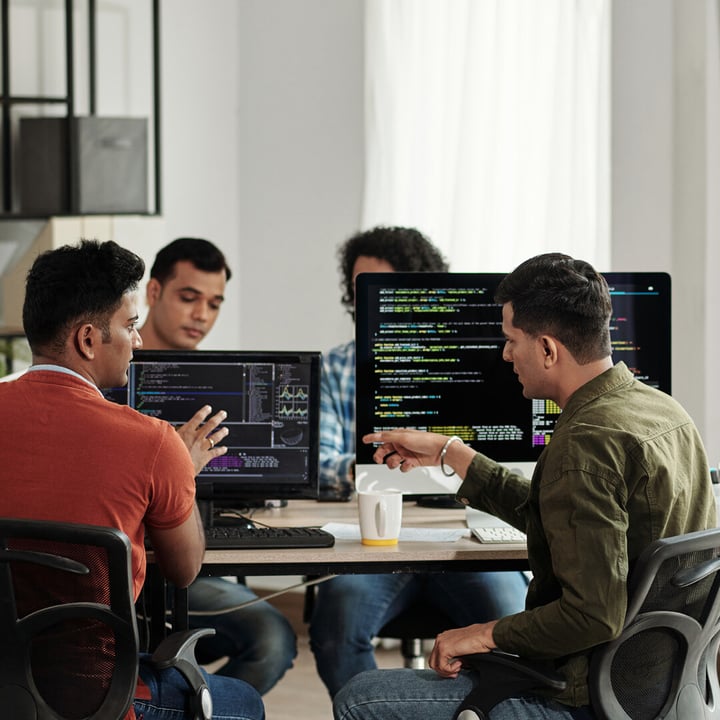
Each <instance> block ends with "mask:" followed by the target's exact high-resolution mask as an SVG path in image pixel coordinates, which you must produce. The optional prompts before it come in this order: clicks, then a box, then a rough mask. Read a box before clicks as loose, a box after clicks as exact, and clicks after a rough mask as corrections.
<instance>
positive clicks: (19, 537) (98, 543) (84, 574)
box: [0, 518, 213, 720]
mask: <svg viewBox="0 0 720 720" xmlns="http://www.w3.org/2000/svg"><path fill="white" fill-rule="evenodd" d="M130 552H131V546H130V541H129V540H128V538H127V536H126V535H125V534H124V533H122V532H120V531H119V530H115V529H114V528H106V527H94V526H88V525H73V524H69V523H52V522H45V521H33V520H17V519H7V518H0V708H2V715H3V717H9V718H13V720H75V719H76V718H84V719H86V720H120V719H121V718H124V717H125V715H126V713H127V711H128V709H129V708H130V705H131V703H132V700H133V697H134V695H135V689H136V682H137V671H138V631H137V625H136V618H135V606H134V603H133V597H132V580H131V565H130ZM212 632H213V631H212V630H209V631H207V630H201V631H197V632H195V633H176V634H173V635H171V636H170V637H168V638H167V641H166V643H163V644H162V645H161V646H160V647H159V648H158V649H157V651H156V652H155V654H154V655H153V658H152V660H153V662H154V664H155V665H156V666H157V667H158V668H166V667H171V666H172V667H177V669H178V670H179V671H180V672H181V673H182V674H183V676H184V677H185V678H186V680H187V681H188V684H189V685H190V687H191V692H190V693H189V706H190V714H189V715H188V717H190V718H193V719H194V720H206V719H207V718H209V717H210V716H211V714H212V703H211V702H210V696H209V691H208V688H207V685H206V684H205V681H204V678H203V676H202V674H201V673H200V671H199V669H198V667H197V664H196V663H195V659H194V646H195V642H196V641H197V638H198V637H199V636H200V635H203V634H208V633H212Z"/></svg>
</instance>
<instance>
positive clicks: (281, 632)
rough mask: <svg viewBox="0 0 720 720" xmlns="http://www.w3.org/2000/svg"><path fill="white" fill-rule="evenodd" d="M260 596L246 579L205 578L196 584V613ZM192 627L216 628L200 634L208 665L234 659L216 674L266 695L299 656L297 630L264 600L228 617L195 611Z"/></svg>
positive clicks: (200, 652) (192, 593)
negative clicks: (296, 638) (243, 581)
mask: <svg viewBox="0 0 720 720" xmlns="http://www.w3.org/2000/svg"><path fill="white" fill-rule="evenodd" d="M256 597H257V596H256V595H255V593H254V592H253V591H252V590H250V588H248V587H247V585H244V584H242V583H235V582H232V581H229V580H224V579H223V578H218V577H200V578H197V579H196V580H195V582H194V583H193V584H192V585H191V586H190V588H189V591H188V603H189V607H190V612H191V613H193V612H198V611H199V612H207V611H209V610H220V609H222V608H229V607H233V606H235V605H240V604H242V603H244V602H247V601H249V600H253V599H254V598H256ZM190 627H191V628H193V629H194V628H205V627H210V628H215V635H213V636H210V637H203V638H200V640H199V642H198V644H197V651H196V656H197V659H198V662H199V663H201V664H203V665H204V664H207V663H210V662H212V661H214V660H217V659H218V658H221V657H225V656H227V657H229V660H228V662H227V664H225V665H224V666H223V667H221V668H220V669H219V670H218V671H217V673H216V675H226V676H229V677H233V678H237V679H239V680H244V681H245V682H247V683H249V684H250V685H252V686H253V687H254V688H255V689H256V690H257V691H258V692H259V693H260V694H265V693H266V692H267V691H268V690H270V688H271V687H272V686H273V685H275V683H276V682H277V681H278V680H279V679H280V678H281V677H282V676H283V675H284V674H285V671H286V670H289V669H290V668H291V667H292V664H293V660H294V659H295V656H296V655H297V645H296V641H295V632H294V631H293V629H292V626H291V625H290V622H289V621H288V620H287V618H285V616H284V615H283V614H282V613H281V612H280V611H279V610H277V609H276V608H274V607H273V606H272V605H270V603H268V602H265V601H262V602H258V603H255V604H254V605H250V606H248V607H245V608H242V609H240V610H233V611H232V612H229V613H223V614H222V615H212V616H209V615H192V614H191V615H190Z"/></svg>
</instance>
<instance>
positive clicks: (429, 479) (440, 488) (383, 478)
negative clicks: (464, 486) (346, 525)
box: [355, 462, 535, 495]
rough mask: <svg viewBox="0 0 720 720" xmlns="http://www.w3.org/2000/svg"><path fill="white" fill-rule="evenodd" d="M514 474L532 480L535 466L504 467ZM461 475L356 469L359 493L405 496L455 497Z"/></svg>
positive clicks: (361, 466) (375, 466) (376, 467)
mask: <svg viewBox="0 0 720 720" xmlns="http://www.w3.org/2000/svg"><path fill="white" fill-rule="evenodd" d="M502 464H503V465H504V466H505V467H507V468H508V469H509V470H510V471H511V472H514V473H517V474H518V475H524V476H525V477H528V478H529V477H532V473H533V470H534V469H535V463H533V462H521V463H502ZM461 482H462V481H461V479H460V478H459V477H458V476H457V475H453V476H452V477H446V476H445V475H444V474H443V473H442V472H441V470H440V468H439V467H423V468H414V469H413V470H410V471H408V472H402V471H401V470H391V469H390V468H388V467H387V465H379V464H374V463H373V464H368V463H360V464H358V465H357V466H356V467H355V487H356V489H357V490H358V491H362V492H365V491H368V490H399V491H400V492H402V493H403V494H405V495H454V494H455V493H456V492H457V489H458V488H459V487H460V483H461Z"/></svg>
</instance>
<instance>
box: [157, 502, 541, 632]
mask: <svg viewBox="0 0 720 720" xmlns="http://www.w3.org/2000/svg"><path fill="white" fill-rule="evenodd" d="M252 518H253V520H255V521H256V522H257V523H258V524H260V523H262V524H265V525H274V526H279V527H293V526H305V527H307V526H322V525H325V523H328V522H331V521H332V522H345V523H354V524H357V502H354V501H351V502H347V503H325V502H322V503H320V502H316V501H315V500H291V501H290V502H289V503H288V506H287V507H284V508H265V509H260V510H257V511H255V512H254V513H253V514H252ZM402 522H403V526H404V527H425V528H432V527H436V528H459V527H465V510H464V509H436V508H423V507H418V506H417V505H416V504H415V502H412V501H408V502H405V503H404V504H403V521H402ZM148 563H152V553H148ZM527 569H528V564H527V550H526V548H525V545H524V544H522V543H513V544H507V545H506V544H492V545H490V544H485V545H483V544H482V543H480V542H478V541H477V540H475V539H472V538H469V537H468V538H461V539H460V540H457V541H455V542H399V543H398V544H397V545H394V546H389V547H370V546H366V545H361V544H360V542H359V541H356V540H336V541H335V545H334V547H330V548H293V549H289V550H284V549H273V550H207V551H206V552H205V559H204V561H203V565H202V569H201V570H200V575H219V576H222V575H246V576H247V575H332V574H336V575H337V574H352V573H396V572H448V571H482V570H527ZM151 570H152V566H151V565H149V567H148V581H149V584H151V585H152V587H153V588H154V589H151V592H152V594H153V601H152V602H153V607H154V608H159V607H162V622H160V618H159V617H155V618H154V620H153V623H152V625H153V636H152V638H151V640H152V642H153V645H155V644H156V642H157V641H159V639H161V631H160V630H159V626H163V627H164V618H165V602H164V598H165V592H164V586H162V587H160V585H161V584H160V583H158V582H157V580H158V578H157V573H152V572H151ZM151 576H154V577H151ZM153 581H154V582H153ZM174 603H175V605H174V616H173V627H174V628H176V629H181V628H185V627H187V610H188V608H187V592H185V591H182V590H176V591H175V593H174Z"/></svg>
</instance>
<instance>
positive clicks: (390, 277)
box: [355, 271, 672, 468]
mask: <svg viewBox="0 0 720 720" xmlns="http://www.w3.org/2000/svg"><path fill="white" fill-rule="evenodd" d="M505 275H506V273H484V272H471V273H452V272H450V273H442V272H393V273H362V274H359V275H358V276H357V278H356V280H355V297H356V313H355V314H356V318H355V325H356V335H355V337H356V343H355V345H356V346H355V351H356V393H357V397H356V443H357V448H358V449H359V452H358V464H359V465H361V466H362V467H363V468H365V467H369V466H370V465H371V460H370V454H371V449H370V447H369V446H366V447H364V448H362V443H361V437H362V435H363V433H364V432H367V431H368V428H367V424H366V422H365V420H366V419H367V417H368V415H367V413H368V410H367V406H368V402H369V401H368V400H367V398H366V399H365V400H364V401H363V399H362V397H361V395H363V396H366V395H368V388H367V387H366V383H365V381H364V379H363V377H364V376H363V373H366V372H369V370H368V363H370V362H371V356H372V352H371V351H372V339H371V337H370V332H371V328H369V327H368V323H369V320H368V317H367V313H365V312H364V311H363V310H364V308H366V307H367V306H368V303H369V302H370V300H371V298H370V292H371V290H372V292H373V293H374V294H375V295H377V292H378V291H379V290H380V289H383V288H388V289H390V288H398V289H403V288H413V287H417V286H418V281H419V276H421V277H422V283H421V284H422V287H429V288H432V287H438V288H444V287H463V286H468V285H469V286H471V287H472V286H475V285H477V284H479V283H480V284H483V285H484V284H485V283H482V278H487V279H488V281H491V282H492V286H493V287H496V286H497V283H498V282H499V281H500V280H501V279H502V278H503V277H505ZM602 275H603V276H604V277H605V278H606V280H607V282H608V285H609V286H610V287H611V288H612V287H614V286H617V285H621V284H624V285H628V284H633V285H640V284H646V285H647V284H652V285H655V286H657V287H658V289H659V295H660V297H661V299H662V300H661V302H660V304H659V305H658V308H659V309H660V312H662V313H663V314H664V316H665V317H667V318H668V327H667V328H666V331H667V336H666V337H665V342H666V344H667V345H666V346H667V358H666V363H665V367H666V373H667V374H666V375H665V377H663V378H662V380H661V385H662V386H661V387H660V389H661V390H662V391H663V392H666V393H667V394H670V392H671V387H672V357H671V353H672V338H671V327H672V297H671V278H670V275H669V274H668V273H666V272H660V271H610V272H603V273H602ZM621 359H622V358H619V357H616V356H614V357H613V362H618V361H619V360H621ZM517 393H518V394H521V393H522V389H521V386H520V384H519V383H518V388H517ZM363 402H365V405H363ZM530 402H531V401H530V400H527V403H528V404H530ZM360 448H362V449H360ZM541 452H542V448H541V447H538V448H536V449H533V448H528V449H526V450H525V451H523V453H522V454H521V456H517V454H516V453H514V452H513V453H508V454H507V455H505V456H502V455H498V456H496V455H492V457H493V459H495V460H498V461H499V462H501V463H503V464H506V465H509V466H511V465H518V464H519V465H530V464H534V463H535V462H536V461H537V458H538V457H539V455H540V453H541Z"/></svg>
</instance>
